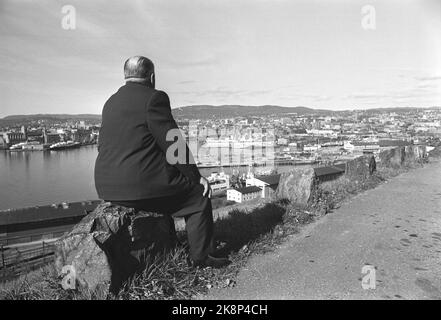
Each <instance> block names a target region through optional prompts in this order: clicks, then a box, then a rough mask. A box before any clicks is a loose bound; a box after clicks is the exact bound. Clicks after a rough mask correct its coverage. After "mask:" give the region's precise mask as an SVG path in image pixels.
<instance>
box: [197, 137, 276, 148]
mask: <svg viewBox="0 0 441 320" xmlns="http://www.w3.org/2000/svg"><path fill="white" fill-rule="evenodd" d="M274 145H275V144H274V141H273V140H260V139H245V138H242V139H231V138H219V139H216V138H207V139H206V141H205V144H204V145H203V146H204V147H205V148H231V149H244V148H251V147H261V148H262V147H273V146H274Z"/></svg>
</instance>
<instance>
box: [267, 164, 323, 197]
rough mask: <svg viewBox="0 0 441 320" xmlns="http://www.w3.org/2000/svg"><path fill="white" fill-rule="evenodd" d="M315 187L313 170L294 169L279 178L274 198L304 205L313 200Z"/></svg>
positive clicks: (316, 181)
mask: <svg viewBox="0 0 441 320" xmlns="http://www.w3.org/2000/svg"><path fill="white" fill-rule="evenodd" d="M317 185H318V180H317V178H316V175H315V172H314V169H313V168H301V167H299V168H294V169H292V170H290V171H289V172H285V173H282V175H281V176H280V180H279V186H278V187H277V190H276V192H275V198H276V199H288V200H289V201H291V202H292V203H297V204H301V205H306V204H308V203H309V202H310V201H311V199H312V198H313V195H314V192H315V190H316V188H317Z"/></svg>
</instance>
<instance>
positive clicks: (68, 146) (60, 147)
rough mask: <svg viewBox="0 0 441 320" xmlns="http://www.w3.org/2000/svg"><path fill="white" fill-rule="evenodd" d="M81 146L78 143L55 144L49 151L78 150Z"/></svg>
mask: <svg viewBox="0 0 441 320" xmlns="http://www.w3.org/2000/svg"><path fill="white" fill-rule="evenodd" d="M80 146H81V143H79V142H73V141H66V142H57V143H55V144H53V145H51V146H50V147H49V150H53V151H58V150H65V149H72V148H78V147H80Z"/></svg>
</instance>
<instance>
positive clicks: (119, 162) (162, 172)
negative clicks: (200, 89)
mask: <svg viewBox="0 0 441 320" xmlns="http://www.w3.org/2000/svg"><path fill="white" fill-rule="evenodd" d="M177 128H178V126H177V125H176V122H175V121H174V119H173V116H172V114H171V109H170V100H169V98H168V96H167V94H166V93H165V92H163V91H158V90H155V89H152V88H148V87H147V86H144V85H142V84H138V83H133V82H127V83H126V84H125V85H124V86H122V87H121V88H120V89H119V90H118V91H117V92H116V93H115V94H113V95H112V96H111V97H110V98H109V100H107V102H106V103H105V105H104V108H103V114H102V126H101V130H100V136H99V146H98V157H97V159H96V162H95V187H96V190H97V192H98V196H99V197H100V198H101V199H104V200H139V199H149V198H157V197H163V196H170V195H175V194H177V193H180V192H182V191H184V190H185V189H186V188H188V187H190V186H191V185H192V184H195V183H199V179H200V177H201V176H200V174H199V170H198V168H197V166H196V165H195V164H189V162H188V161H189V158H192V156H191V153H190V151H189V149H188V146H187V145H185V147H186V154H187V158H186V160H187V162H186V163H181V164H179V163H178V164H175V165H171V164H169V163H168V162H167V160H166V152H167V148H168V147H169V146H170V145H171V144H173V143H174V142H173V141H166V134H167V132H168V131H169V130H170V129H177ZM181 138H182V136H181Z"/></svg>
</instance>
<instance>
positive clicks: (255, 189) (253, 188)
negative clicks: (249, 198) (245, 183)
mask: <svg viewBox="0 0 441 320" xmlns="http://www.w3.org/2000/svg"><path fill="white" fill-rule="evenodd" d="M233 190H236V191H239V192H240V193H242V194H247V193H254V192H260V191H262V189H261V188H259V187H256V186H249V187H244V188H233Z"/></svg>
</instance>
